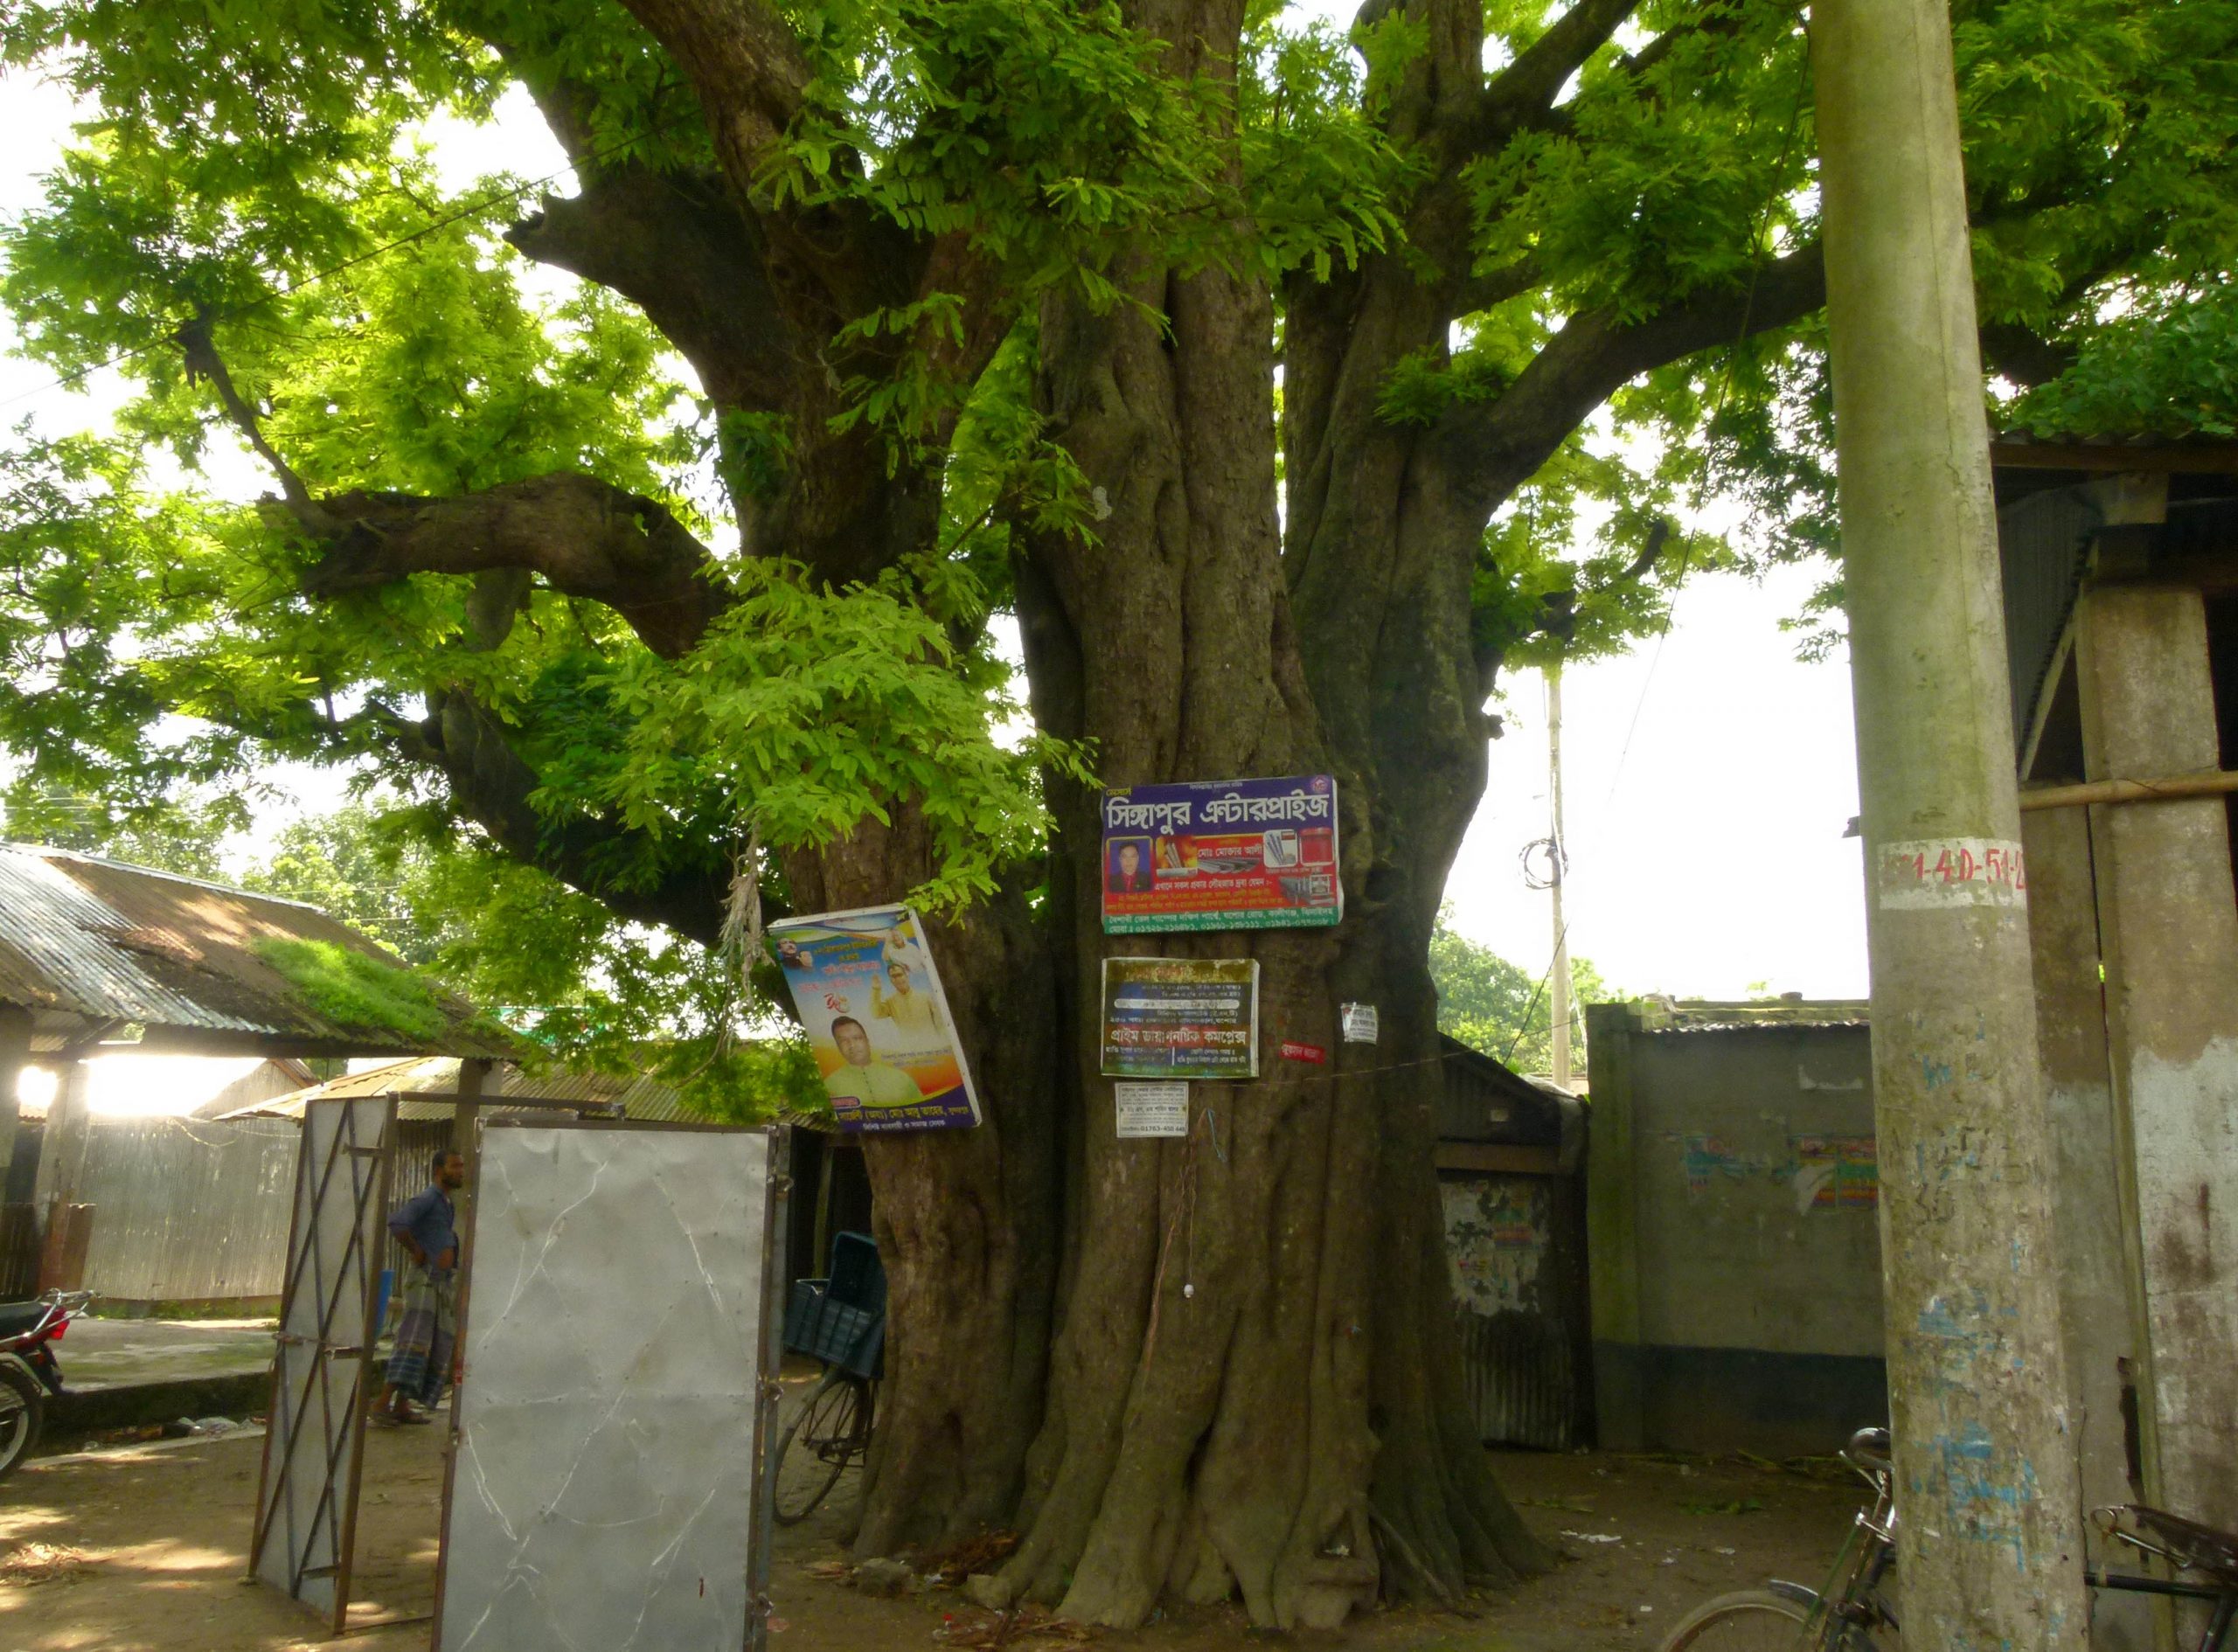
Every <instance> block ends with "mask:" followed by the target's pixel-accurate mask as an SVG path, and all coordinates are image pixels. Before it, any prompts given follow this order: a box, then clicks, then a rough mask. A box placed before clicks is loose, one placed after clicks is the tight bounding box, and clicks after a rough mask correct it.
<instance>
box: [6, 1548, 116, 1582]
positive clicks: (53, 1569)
mask: <svg viewBox="0 0 2238 1652" xmlns="http://www.w3.org/2000/svg"><path fill="white" fill-rule="evenodd" d="M93 1564H94V1563H93V1562H92V1561H90V1560H88V1559H87V1558H86V1557H85V1556H84V1555H82V1554H80V1552H79V1551H77V1550H75V1549H69V1548H64V1547H61V1546H59V1545H58V1544H52V1543H18V1544H12V1545H10V1547H9V1548H8V1549H7V1551H5V1552H4V1553H0V1586H7V1587H10V1588H16V1589H29V1588H32V1587H35V1586H38V1585H39V1584H42V1583H75V1582H77V1581H79V1580H80V1579H82V1578H83V1577H84V1576H85V1575H86V1573H87V1572H88V1571H89V1570H91V1569H92V1566H93Z"/></svg>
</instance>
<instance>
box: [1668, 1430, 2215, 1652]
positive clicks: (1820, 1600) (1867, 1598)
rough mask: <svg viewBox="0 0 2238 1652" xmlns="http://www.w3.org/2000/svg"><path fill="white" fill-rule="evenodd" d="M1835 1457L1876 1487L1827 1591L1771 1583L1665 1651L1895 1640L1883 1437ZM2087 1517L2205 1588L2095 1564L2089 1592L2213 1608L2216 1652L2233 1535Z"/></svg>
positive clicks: (1829, 1647) (1853, 1442) (1800, 1649)
mask: <svg viewBox="0 0 2238 1652" xmlns="http://www.w3.org/2000/svg"><path fill="white" fill-rule="evenodd" d="M1841 1457H1842V1461H1844V1462H1845V1463H1847V1464H1848V1465H1849V1466H1850V1467H1851V1468H1853V1469H1855V1470H1856V1471H1857V1472H1858V1474H1859V1475H1861V1476H1863V1477H1864V1479H1865V1481H1866V1483H1867V1484H1868V1485H1870V1486H1871V1487H1872V1488H1873V1501H1872V1503H1869V1504H1867V1505H1866V1507H1865V1508H1863V1509H1860V1510H1859V1511H1858V1515H1857V1519H1856V1521H1855V1523H1854V1524H1852V1528H1851V1532H1850V1536H1849V1537H1848V1538H1847V1539H1845V1541H1844V1543H1843V1544H1842V1547H1841V1551H1840V1552H1839V1553H1838V1554H1837V1555H1836V1557H1835V1559H1834V1566H1833V1571H1832V1574H1831V1577H1830V1579H1829V1580H1828V1584H1827V1587H1826V1588H1825V1590H1824V1592H1819V1591H1816V1590H1811V1589H1807V1588H1805V1587H1804V1586H1803V1585H1801V1584H1799V1583H1788V1582H1784V1581H1782V1580H1780V1579H1770V1580H1769V1581H1768V1582H1767V1583H1766V1585H1765V1586H1764V1587H1763V1588H1762V1589H1746V1590H1742V1591H1741V1592H1740V1593H1735V1594H1725V1595H1720V1596H1718V1597H1717V1599H1715V1600H1709V1601H1706V1602H1705V1603H1703V1604H1702V1605H1701V1606H1699V1607H1696V1608H1695V1610H1694V1611H1693V1612H1692V1614H1689V1615H1688V1616H1687V1617H1686V1618H1685V1619H1684V1620H1682V1621H1680V1622H1679V1624H1678V1627H1677V1628H1674V1629H1672V1632H1671V1634H1670V1636H1669V1637H1668V1638H1667V1639H1666V1640H1665V1642H1663V1647H1662V1652H1748V1649H1757V1648H1761V1649H1768V1652H1769V1649H1781V1652H1877V1647H1878V1643H1876V1642H1875V1641H1874V1640H1873V1636H1874V1635H1875V1634H1876V1633H1884V1634H1887V1635H1901V1628H1900V1626H1899V1624H1898V1621H1897V1617H1896V1612H1895V1608H1894V1607H1893V1606H1892V1605H1891V1604H1890V1602H1889V1600H1888V1597H1887V1593H1885V1591H1884V1588H1883V1586H1884V1585H1885V1584H1886V1583H1887V1581H1888V1579H1889V1576H1890V1574H1891V1572H1894V1568H1895V1564H1896V1494H1895V1472H1894V1468H1892V1467H1891V1465H1890V1462H1889V1457H1888V1431H1887V1429H1885V1428H1860V1429H1859V1430H1858V1431H1857V1433H1854V1434H1852V1435H1851V1436H1850V1443H1849V1445H1848V1446H1847V1447H1846V1448H1845V1449H1844V1450H1843V1452H1842V1454H1841ZM2093 1518H2094V1519H2095V1520H2096V1521H2097V1523H2098V1525H2099V1529H2100V1530H2101V1531H2103V1532H2104V1533H2105V1534H2106V1536H2107V1537H2109V1538H2113V1539H2116V1540H2118V1541H2120V1542H2123V1543H2126V1544H2129V1545H2130V1547H2132V1548H2134V1549H2137V1550H2138V1551H2142V1552H2143V1553H2145V1554H2148V1555H2151V1556H2153V1557H2155V1558H2158V1559H2161V1560H2165V1561H2166V1562H2167V1563H2168V1564H2169V1565H2171V1566H2172V1568H2173V1569H2174V1570H2176V1571H2178V1572H2200V1573H2202V1574H2204V1575H2205V1576H2206V1577H2207V1579H2209V1581H2207V1582H2203V1583H2190V1582H2186V1581H2185V1580H2183V1579H2179V1578H2153V1577H2144V1576H2140V1575H2138V1574H2137V1573H2134V1572H2112V1571H2109V1570H2108V1569H2107V1568H2106V1567H2104V1566H2102V1565H2094V1566H2087V1567H2085V1568H2084V1572H2083V1580H2084V1581H2085V1582H2086V1583H2088V1584H2089V1586H2091V1587H2092V1588H2094V1589H2115V1590H2124V1591H2128V1592H2129V1593H2137V1594H2160V1595H2170V1596H2173V1597H2175V1598H2177V1599H2179V1600H2201V1601H2207V1602H2212V1603H2213V1604H2214V1612H2213V1614H2212V1615H2211V1617H2210V1619H2209V1621H2208V1623H2207V1628H2206V1630H2205V1632H2204V1634H2203V1635H2202V1636H2201V1638H2200V1643H2199V1648H2198V1652H2221V1648H2222V1647H2223V1645H2224V1643H2225V1642H2226V1639H2227V1638H2228V1635H2229V1632H2230V1628H2231V1626H2232V1624H2233V1622H2234V1621H2238V1535H2233V1534H2232V1533H2229V1532H2227V1531H2216V1530H2215V1529H2214V1528H2213V1527H2212V1526H2203V1525H2201V1524H2199V1523H2198V1522H2196V1521H2193V1520H2186V1519H2185V1518H2184V1517H2182V1516H2180V1515H2172V1514H2170V1513H2168V1512H2167V1511H2166V1510H2161V1509H2151V1508H2147V1507H2146V1506H2144V1504H2142V1503H2120V1504H2116V1505H2113V1506H2110V1507H2108V1508H2104V1509H2100V1510H2096V1513H2095V1514H2094V1515H2093Z"/></svg>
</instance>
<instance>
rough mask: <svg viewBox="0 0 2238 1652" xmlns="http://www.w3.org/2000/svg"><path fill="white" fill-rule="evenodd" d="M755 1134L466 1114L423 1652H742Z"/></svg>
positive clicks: (754, 1558)
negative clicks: (453, 1369) (460, 1332)
mask: <svg viewBox="0 0 2238 1652" xmlns="http://www.w3.org/2000/svg"><path fill="white" fill-rule="evenodd" d="M771 1145H772V1143H771V1138H770V1136H769V1135H768V1133H766V1132H763V1131H759V1130H687V1129H662V1128H657V1127H650V1128H649V1127H645V1126H634V1127H623V1128H597V1127H591V1126H583V1125H575V1126H554V1127H548V1128H547V1127H542V1126H509V1127H497V1128H492V1127H490V1126H489V1125H487V1124H485V1125H484V1128H483V1138H482V1167H481V1178H480V1186H479V1188H478V1189H477V1190H476V1209H475V1213H474V1233H473V1238H472V1240H471V1241H470V1243H471V1247H472V1261H471V1264H470V1266H471V1269H472V1273H471V1276H470V1280H469V1293H470V1294H469V1297H468V1301H467V1303H466V1309H465V1331H464V1342H465V1348H466V1377H465V1380H464V1381H463V1382H462V1384H461V1385H460V1386H459V1390H458V1396H457V1399H455V1401H454V1402H453V1403H454V1405H455V1406H457V1407H458V1408H459V1415H458V1426H457V1433H456V1438H455V1448H454V1451H453V1454H452V1459H451V1481H450V1484H449V1486H448V1496H447V1517H446V1521H445V1526H444V1532H443V1547H442V1561H441V1566H442V1570H441V1573H440V1577H439V1581H438V1583H437V1585H436V1593H435V1600H436V1607H435V1611H436V1618H437V1627H436V1635H435V1652H556V1649H559V1648H565V1647H581V1648H586V1649H587V1648H598V1649H600V1652H620V1649H622V1648H624V1647H634V1648H637V1649H640V1652H646V1649H652V1648H658V1649H660V1652H744V1649H746V1648H747V1647H749V1646H755V1645H759V1644H761V1622H760V1620H759V1618H758V1617H757V1616H756V1614H755V1611H754V1592H755V1587H756V1585H755V1583H754V1579H755V1577H756V1575H757V1572H759V1570H760V1567H761V1562H762V1561H763V1560H764V1559H766V1555H756V1554H754V1553H753V1552H751V1551H752V1549H753V1548H754V1545H755V1541H756V1539H755V1537H754V1531H755V1527H756V1524H757V1522H756V1516H755V1498H756V1496H757V1489H758V1482H760V1479H761V1475H760V1474H759V1472H758V1463H757V1460H756V1456H755V1414H754V1413H755V1406H756V1401H757V1396H758V1395H759V1394H760V1392H761V1379H762V1378H764V1377H765V1376H770V1377H774V1376H775V1370H774V1368H772V1367H771V1366H770V1365H768V1364H767V1363H766V1355H767V1353H768V1338H767V1336H765V1324H766V1322H765V1314H766V1311H767V1310H766V1303H767V1300H768V1277H767V1267H766V1263H767V1260H768V1251H767V1248H766V1246H767V1245H768V1228H769V1221H770V1216H771V1213H770V1211H769V1206H768V1200H769V1197H770V1190H769V1189H770V1177H771V1172H772V1168H773V1167H772V1163H771Z"/></svg>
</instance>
